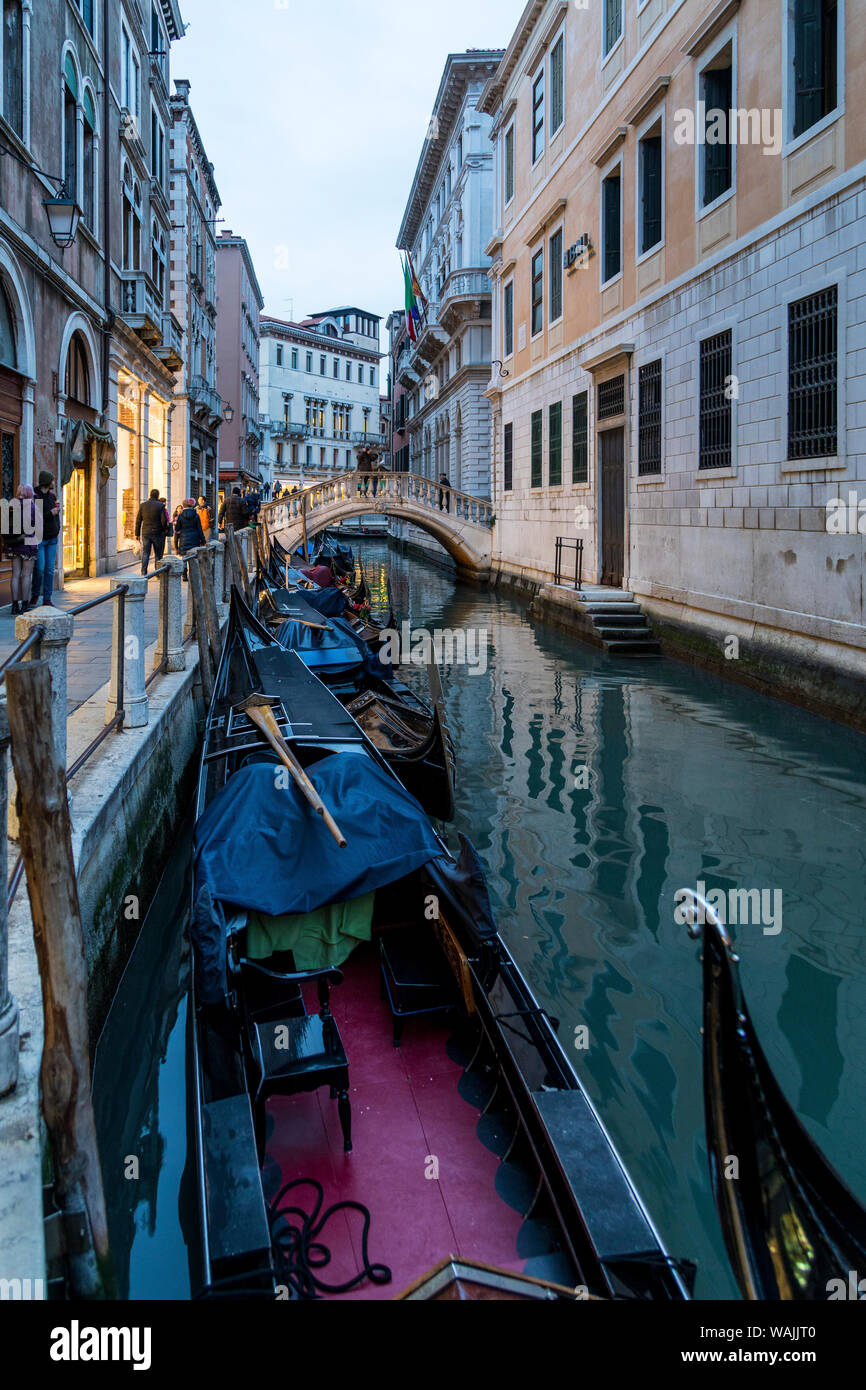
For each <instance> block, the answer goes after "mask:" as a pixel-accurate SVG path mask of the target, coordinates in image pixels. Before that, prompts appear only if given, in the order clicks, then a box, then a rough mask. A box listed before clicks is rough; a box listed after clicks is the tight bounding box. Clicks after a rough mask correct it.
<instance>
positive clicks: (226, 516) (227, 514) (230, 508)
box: [218, 487, 250, 531]
mask: <svg viewBox="0 0 866 1390" xmlns="http://www.w3.org/2000/svg"><path fill="white" fill-rule="evenodd" d="M218 521H219V525H220V530H222V528H223V527H224V526H226V525H228V526H233V527H234V528H235V530H236V531H242V530H243V529H244V527H245V526H249V524H250V513H249V508H248V507H247V504H246V502H245V501H244V499H243V498H242V497H241V490H240V488H239V487H235V488H232V491H231V496H230V497H227V498H226V500H225V501H224V502H223V504H222V506H221V507H220V510H219V517H218Z"/></svg>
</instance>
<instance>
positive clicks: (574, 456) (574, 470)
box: [571, 391, 589, 483]
mask: <svg viewBox="0 0 866 1390" xmlns="http://www.w3.org/2000/svg"><path fill="white" fill-rule="evenodd" d="M587 413H588V396H587V393H586V391H583V392H581V394H580V395H579V396H575V398H574V400H573V401H572V406H571V481H572V482H573V483H586V482H588V481H589V457H588V447H587V444H588V441H587V426H588V419H587Z"/></svg>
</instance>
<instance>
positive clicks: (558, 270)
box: [550, 227, 562, 323]
mask: <svg viewBox="0 0 866 1390" xmlns="http://www.w3.org/2000/svg"><path fill="white" fill-rule="evenodd" d="M560 318H562V228H561V227H560V228H559V231H557V232H554V234H553V236H552V237H551V238H550V322H551V323H556V320H557V319H560Z"/></svg>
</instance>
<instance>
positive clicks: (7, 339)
mask: <svg viewBox="0 0 866 1390" xmlns="http://www.w3.org/2000/svg"><path fill="white" fill-rule="evenodd" d="M17 339H18V335H17V333H16V331H15V315H14V314H13V312H12V305H11V304H10V303H9V299H8V296H7V294H6V291H5V289H4V288H3V284H2V282H0V365H2V366H4V367H12V369H13V370H17V367H18V346H17Z"/></svg>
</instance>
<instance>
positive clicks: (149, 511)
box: [135, 487, 168, 574]
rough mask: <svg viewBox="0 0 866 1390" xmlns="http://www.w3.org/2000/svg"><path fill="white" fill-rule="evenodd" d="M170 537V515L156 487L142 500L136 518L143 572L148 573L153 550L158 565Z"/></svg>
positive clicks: (136, 533) (136, 531)
mask: <svg viewBox="0 0 866 1390" xmlns="http://www.w3.org/2000/svg"><path fill="white" fill-rule="evenodd" d="M167 537H168V516H167V515H166V510H165V503H164V502H163V501H162V499H161V497H160V495H159V488H156V487H155V488H154V489H153V491H152V492H151V494H150V497H149V498H148V499H147V501H146V502H142V504H141V506H140V507H139V509H138V516H137V517H136V518H135V539H136V540H137V541H138V542H139V544H140V546H141V572H142V574H147V571H148V567H149V565H150V556H151V552H152V553H153V558H154V560H155V562H156V564H157V565H158V564H159V563H160V561H161V560H162V557H163V555H164V554H165V542H166V539H167Z"/></svg>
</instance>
